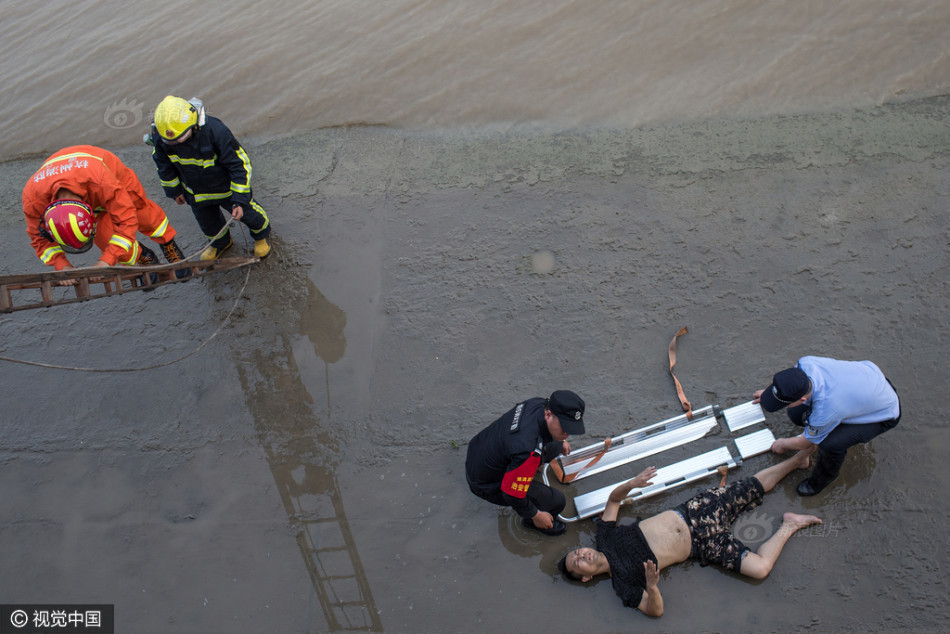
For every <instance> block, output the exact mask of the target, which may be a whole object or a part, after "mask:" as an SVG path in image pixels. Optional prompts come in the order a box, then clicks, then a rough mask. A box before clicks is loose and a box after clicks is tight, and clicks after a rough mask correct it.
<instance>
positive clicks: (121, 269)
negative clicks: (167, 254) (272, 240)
mask: <svg viewBox="0 0 950 634" xmlns="http://www.w3.org/2000/svg"><path fill="white" fill-rule="evenodd" d="M257 262H260V258H258V257H235V258H221V259H220V260H204V261H197V262H175V263H174V264H162V265H157V266H111V267H103V268H92V267H87V268H82V269H66V270H63V271H48V272H43V273H27V274H24V275H6V276H0V313H12V312H14V311H18V310H28V309H30V308H46V307H49V306H58V305H60V304H73V303H76V302H84V301H87V300H90V299H97V298H99V297H111V296H112V295H121V294H123V293H129V292H132V291H145V290H150V289H154V288H158V287H159V286H165V285H167V284H175V283H176V282H187V281H188V280H190V279H193V278H196V277H203V276H205V275H210V274H212V273H219V272H221V271H230V270H232V269H237V268H241V267H243V266H247V265H249V264H255V263H257ZM185 269H187V270H190V271H191V275H190V276H189V277H185V278H181V279H179V278H178V277H177V276H176V275H175V272H176V271H180V270H185ZM66 280H74V281H75V282H76V284H75V285H72V286H62V285H61V284H59V283H60V282H63V281H66ZM36 291H39V297H37V293H36Z"/></svg>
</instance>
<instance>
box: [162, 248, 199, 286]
mask: <svg viewBox="0 0 950 634" xmlns="http://www.w3.org/2000/svg"><path fill="white" fill-rule="evenodd" d="M159 246H161V247H162V253H163V254H164V255H165V259H166V260H168V263H169V264H174V263H175V262H181V261H182V260H184V259H185V254H184V253H182V252H181V249H179V248H178V245H177V244H175V241H174V240H169V241H168V242H166V243H165V244H162V245H159ZM175 277H177V278H178V279H180V280H183V279H185V278H186V277H191V269H178V270H176V271H175Z"/></svg>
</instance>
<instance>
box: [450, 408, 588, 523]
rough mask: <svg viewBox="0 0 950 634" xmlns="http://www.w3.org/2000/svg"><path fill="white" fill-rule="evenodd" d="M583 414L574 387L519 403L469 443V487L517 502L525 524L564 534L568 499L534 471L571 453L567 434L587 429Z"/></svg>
mask: <svg viewBox="0 0 950 634" xmlns="http://www.w3.org/2000/svg"><path fill="white" fill-rule="evenodd" d="M583 416H584V401H583V399H581V397H579V396H578V395H577V394H575V393H574V392H571V391H568V390H557V391H556V392H554V393H553V394H551V396H550V398H546V399H545V398H530V399H528V400H527V401H524V402H522V403H519V404H518V405H516V406H515V407H513V408H512V409H511V410H509V411H508V412H507V413H505V414H504V415H503V416H502V417H501V418H499V419H498V420H496V421H495V422H494V423H492V424H491V425H489V426H488V427H486V428H485V429H483V430H482V431H481V432H479V433H478V435H477V436H475V437H474V438H472V440H471V441H470V442H469V443H468V457H467V458H466V460H465V476H466V479H467V480H468V487H469V489H471V491H472V493H474V494H475V495H477V496H478V497H480V498H482V499H484V500H487V501H489V502H491V503H492V504H497V505H498V506H510V507H512V508H513V509H514V510H515V512H516V513H518V515H520V516H521V524H522V525H523V526H524V527H525V528H530V529H533V530H536V531H538V532H541V533H544V534H545V535H560V534H561V533H563V532H564V531H565V529H566V526H565V525H564V522H561V521H560V520H558V519H557V516H558V514H559V513H560V512H561V511H563V510H564V506H565V504H566V503H567V500H566V499H565V498H564V494H563V493H561V492H560V491H558V490H557V489H552V488H551V487H549V486H547V485H546V484H544V483H543V482H537V481H535V480H534V476H535V474H536V473H537V471H538V467H539V466H540V465H541V463H542V462H545V463H546V462H550V461H551V460H553V459H554V458H556V457H557V456H559V455H561V454H569V453H570V452H571V446H570V445H569V444H568V442H567V439H568V437H569V436H570V435H577V434H583V433H584V419H583Z"/></svg>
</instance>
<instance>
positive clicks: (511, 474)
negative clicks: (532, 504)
mask: <svg viewBox="0 0 950 634" xmlns="http://www.w3.org/2000/svg"><path fill="white" fill-rule="evenodd" d="M540 464H541V456H540V455H538V453H537V452H535V453H533V454H531V456H529V457H528V459H527V460H525V461H524V462H523V463H521V466H519V467H516V468H514V469H512V470H511V471H508V472H507V473H505V477H504V478H503V479H502V481H501V492H502V493H507V494H508V495H510V496H511V497H513V498H523V497H525V496H527V495H528V487H530V486H531V481H532V480H534V474H535V473H537V471H538V465H540Z"/></svg>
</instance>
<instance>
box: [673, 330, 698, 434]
mask: <svg viewBox="0 0 950 634" xmlns="http://www.w3.org/2000/svg"><path fill="white" fill-rule="evenodd" d="M688 332H689V330H688V329H687V328H686V326H683V327H682V328H680V329H679V330H678V331H677V333H676V334H675V335H673V339H672V340H671V341H670V376H671V377H673V383H675V384H676V395H677V396H678V397H679V399H680V405H682V406H683V411H684V412H686V418H688V419H689V420H692V419H693V406H692V405H691V404H690V402H689V401H688V400H687V399H686V394H685V393H684V392H683V386H682V385H680V382H679V379H677V378H676V375H675V374H673V368H674V367H675V366H676V340H677V339H679V338H680V336H682V335H685V334H686V333H688Z"/></svg>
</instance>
